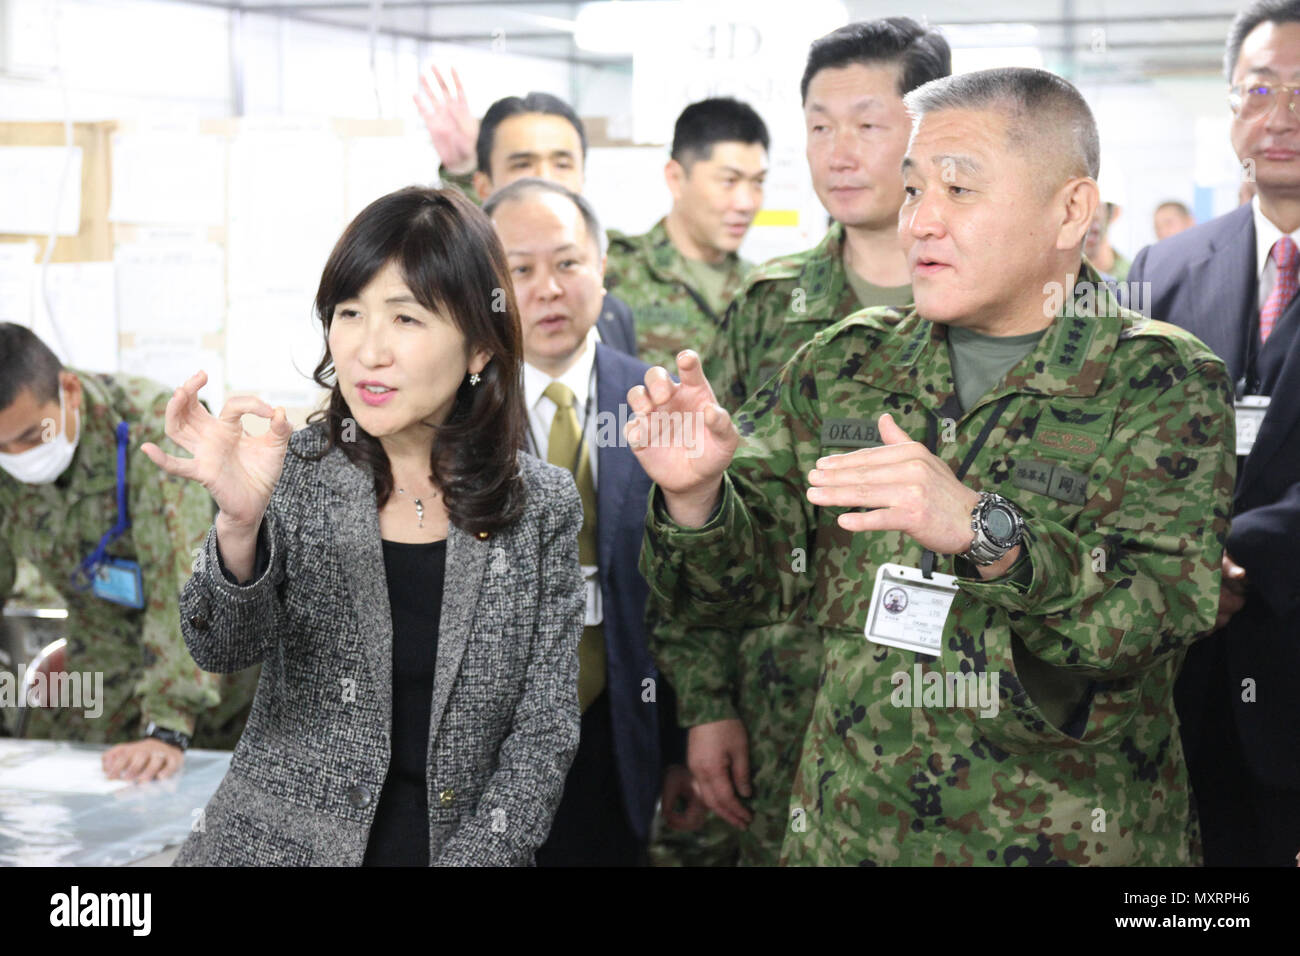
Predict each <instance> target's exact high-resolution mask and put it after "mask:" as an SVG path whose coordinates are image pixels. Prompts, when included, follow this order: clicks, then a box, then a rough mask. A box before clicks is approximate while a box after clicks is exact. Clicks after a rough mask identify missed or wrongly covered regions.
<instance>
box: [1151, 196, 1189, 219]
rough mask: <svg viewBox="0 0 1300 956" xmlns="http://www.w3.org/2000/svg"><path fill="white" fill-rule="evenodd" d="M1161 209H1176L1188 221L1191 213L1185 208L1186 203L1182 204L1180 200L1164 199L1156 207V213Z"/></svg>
mask: <svg viewBox="0 0 1300 956" xmlns="http://www.w3.org/2000/svg"><path fill="white" fill-rule="evenodd" d="M1161 209H1177V210H1178V211H1179V212H1181V213H1182V214H1183V215H1184V216H1187V217H1188V218H1189V219H1190V218H1191V215H1192V211H1191V210H1190V209H1189V208H1187V203H1185V202H1183V201H1182V200H1181V199H1166V200H1165V201H1164V202H1162V203H1161V204H1160V205H1158V206H1156V212H1159V211H1160V210H1161Z"/></svg>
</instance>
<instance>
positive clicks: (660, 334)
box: [605, 97, 769, 369]
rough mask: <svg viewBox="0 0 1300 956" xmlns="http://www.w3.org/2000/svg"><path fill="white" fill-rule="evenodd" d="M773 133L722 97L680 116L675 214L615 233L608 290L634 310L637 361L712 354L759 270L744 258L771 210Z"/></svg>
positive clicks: (673, 170) (673, 163)
mask: <svg viewBox="0 0 1300 956" xmlns="http://www.w3.org/2000/svg"><path fill="white" fill-rule="evenodd" d="M768 145H769V142H768V135H767V127H766V126H765V125H764V123H763V120H762V119H761V118H760V117H759V115H758V114H757V113H755V112H754V110H753V109H752V108H751V107H750V106H748V105H747V104H745V103H741V102H740V101H738V100H734V99H730V98H726V97H720V98H716V99H708V100H701V101H700V102H698V103H692V104H691V105H690V106H688V107H686V109H684V110H682V113H681V115H680V116H679V117H677V123H676V125H675V126H674V128H673V145H672V155H671V157H670V158H669V160H668V164H667V166H665V167H664V179H665V180H666V181H667V183H668V189H669V191H670V192H671V193H672V196H673V204H672V208H671V209H669V210H668V214H667V215H666V216H664V218H663V219H660V220H659V221H658V222H657V223H655V225H654V227H653V228H652V229H651V230H650V231H649V232H647V233H645V234H644V235H640V236H629V235H627V234H625V233H621V232H619V231H617V230H613V229H611V230H610V233H609V256H608V261H607V262H606V264H605V284H606V286H607V287H608V288H609V289H610V291H614V292H617V293H618V294H619V296H620V297H621V298H622V299H623V300H624V301H626V302H627V303H628V304H629V305H631V306H632V312H633V314H634V315H635V316H636V337H637V355H638V356H639V357H640V359H641V360H642V361H643V362H647V363H648V364H650V365H663V366H665V367H666V368H668V369H672V368H673V367H674V366H673V357H674V356H675V355H676V354H677V353H678V352H680V351H681V350H682V349H685V348H690V349H695V350H697V351H700V352H703V351H704V350H705V349H707V348H708V346H709V343H710V342H711V341H712V340H713V336H714V333H715V332H716V330H717V328H718V323H719V321H720V317H721V316H722V313H723V312H724V311H725V310H726V308H727V304H728V303H729V302H730V301H731V298H732V296H734V295H735V293H736V290H737V289H739V288H740V283H741V281H742V280H743V279H744V277H745V273H746V272H748V271H749V269H750V267H751V266H750V263H748V262H745V261H744V260H743V259H741V258H740V256H739V255H738V254H737V252H736V250H737V249H739V248H740V244H741V243H742V242H743V241H744V239H745V234H746V233H748V232H749V227H750V225H751V223H753V221H754V217H755V216H756V215H757V214H758V210H759V209H760V208H761V207H762V205H763V181H764V179H765V178H766V177H767V150H768Z"/></svg>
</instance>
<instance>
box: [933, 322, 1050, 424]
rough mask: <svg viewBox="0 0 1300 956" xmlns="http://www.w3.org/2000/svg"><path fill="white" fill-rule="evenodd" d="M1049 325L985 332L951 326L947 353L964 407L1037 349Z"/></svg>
mask: <svg viewBox="0 0 1300 956" xmlns="http://www.w3.org/2000/svg"><path fill="white" fill-rule="evenodd" d="M1046 332H1047V329H1042V330H1040V331H1038V332H1029V333H1027V334H1026V335H1005V336H999V335H985V334H984V333H983V332H972V331H971V330H970V329H963V328H959V327H957V326H952V325H950V326H948V357H949V359H951V360H952V377H953V384H955V385H956V386H957V398H958V400H959V401H960V402H961V409H962V411H963V412H964V411H966V409H968V408H970V407H971V406H972V405H974V404H975V403H976V402H978V401H979V400H980V396H982V395H983V394H984V393H985V392H987V391H988V390H989V389H991V388H992V387H993V386H994V385H996V384H997V383H998V382H1000V381H1001V380H1002V377H1003V376H1004V375H1006V374H1007V372H1009V371H1011V370H1012V369H1013V368H1015V367H1016V365H1017V364H1019V362H1020V360H1021V359H1022V358H1024V357H1025V356H1026V355H1028V354H1029V353H1030V352H1032V351H1033V350H1034V346H1035V345H1037V344H1038V340H1039V339H1041V338H1042V337H1043V335H1044V334H1046Z"/></svg>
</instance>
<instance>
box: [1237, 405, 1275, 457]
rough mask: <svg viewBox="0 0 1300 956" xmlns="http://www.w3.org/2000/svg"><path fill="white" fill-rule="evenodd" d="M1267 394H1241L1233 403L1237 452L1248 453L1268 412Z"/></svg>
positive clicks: (1253, 445)
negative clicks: (1235, 418) (1235, 419)
mask: <svg viewBox="0 0 1300 956" xmlns="http://www.w3.org/2000/svg"><path fill="white" fill-rule="evenodd" d="M1268 402H1269V397H1268V396H1267V395H1243V396H1241V397H1240V398H1239V399H1237V400H1236V402H1234V403H1233V410H1234V411H1235V412H1236V417H1237V454H1238V455H1249V454H1250V452H1251V449H1253V448H1254V447H1255V438H1256V437H1257V436H1258V435H1259V428H1260V426H1261V425H1263V424H1264V416H1265V415H1267V414H1268Z"/></svg>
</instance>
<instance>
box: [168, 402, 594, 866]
mask: <svg viewBox="0 0 1300 956" xmlns="http://www.w3.org/2000/svg"><path fill="white" fill-rule="evenodd" d="M324 444H325V431H324V426H323V425H313V426H309V427H308V428H305V429H302V430H300V431H298V432H296V433H295V434H294V435H293V437H292V438H291V439H290V442H289V453H288V454H287V455H286V456H285V463H284V471H283V473H282V474H281V476H280V480H279V482H278V483H277V485H276V488H275V492H274V493H273V494H272V496H271V502H270V505H269V507H268V510H267V513H266V516H265V518H264V519H263V522H262V531H261V539H260V541H259V550H260V551H262V552H263V553H264V556H265V557H266V558H267V563H268V567H267V568H266V570H265V572H264V573H262V574H261V575H260V576H259V577H258V578H257V579H256V580H255V581H253V582H251V583H249V584H247V585H245V586H239V585H236V584H233V583H231V582H230V581H229V580H228V579H227V578H226V577H225V575H224V574H223V573H222V571H221V569H220V565H219V562H218V555H217V547H216V534H215V530H213V531H209V533H208V538H207V541H206V543H205V545H204V550H203V552H202V559H201V560H200V562H199V563H198V567H197V569H196V571H195V573H194V575H193V576H192V577H191V578H190V580H189V583H188V584H187V585H186V586H185V589H184V591H183V592H182V594H181V628H182V631H183V632H184V635H185V643H186V646H188V647H189V649H190V653H191V654H193V655H194V659H195V660H196V661H197V662H198V664H199V666H200V667H202V668H203V669H204V670H208V671H214V672H217V673H227V672H231V671H238V670H242V669H243V668H245V667H249V666H251V665H253V664H256V663H259V662H260V663H261V664H262V674H261V679H260V681H259V683H258V687H257V695H256V697H255V699H254V701H253V708H252V713H251V714H250V715H249V718H248V724H247V727H246V728H245V730H244V734H243V737H242V738H241V739H240V741H239V744H238V746H237V747H236V748H235V752H234V756H233V758H232V760H231V764H230V770H229V772H228V773H227V774H226V777H225V779H224V780H222V782H221V786H220V787H219V788H218V789H217V792H216V794H215V795H214V796H213V797H212V800H211V801H210V802H209V803H208V805H207V808H206V809H205V811H204V813H203V815H202V818H201V822H200V824H198V825H196V826H195V828H194V831H193V832H192V833H191V834H190V836H189V838H188V839H187V840H186V841H185V844H184V846H182V848H181V850H180V853H179V854H178V856H177V858H176V864H177V865H200V866H205V865H206V866H211V865H271V866H306V865H329V866H358V865H360V864H361V861H362V858H363V857H364V855H365V850H366V843H367V839H368V836H369V832H370V825H371V822H372V821H373V820H374V814H375V807H376V805H377V804H378V802H379V794H380V791H381V790H382V788H383V784H384V778H385V776H386V774H387V771H388V763H389V753H390V739H391V738H390V735H391V724H392V685H393V675H392V618H391V612H390V609H389V602H388V587H387V584H386V581H385V577H384V559H383V549H382V544H381V540H380V535H379V512H378V506H377V503H376V499H375V493H374V485H373V480H372V474H371V472H370V470H369V468H367V467H363V466H359V465H356V464H353V463H352V462H350V461H349V460H348V458H347V456H346V455H344V454H343V452H342V451H341V450H340V449H338V448H334V449H332V450H331V451H330V452H329V453H328V454H326V455H325V456H324V458H322V459H321V460H320V461H318V462H314V461H304V460H303V459H301V458H299V457H298V455H297V454H295V452H296V453H299V454H314V453H316V452H318V451H319V450H320V449H321V448H323V447H324ZM519 465H520V470H521V472H522V475H523V479H524V483H525V487H526V496H527V502H526V507H525V510H524V513H523V515H522V516H521V517H520V518H519V520H518V521H516V522H515V524H514V525H512V526H511V527H510V528H509V529H508V530H505V531H502V532H498V533H495V534H492V535H491V536H490V537H489V538H487V539H486V540H481V539H479V538H478V537H477V536H475V535H473V534H470V533H468V532H466V531H463V530H461V529H459V528H457V527H456V526H455V525H452V526H451V527H450V529H449V531H448V535H447V559H446V578H445V585H444V590H443V602H442V613H441V619H440V625H439V626H440V630H439V639H438V658H437V664H436V670H435V675H434V684H433V702H432V711H431V715H430V721H429V751H428V753H429V762H428V802H429V816H430V821H429V860H430V863H431V865H435V866H437V865H467V864H483V865H498V866H519V865H526V866H530V865H532V864H533V854H534V851H535V850H536V849H537V847H538V846H540V845H541V844H542V842H543V841H544V840H545V839H546V835H547V833H548V831H549V830H550V826H551V820H552V817H553V816H554V814H555V809H556V807H557V806H558V805H559V802H560V796H561V793H562V791H563V788H564V779H565V776H566V774H567V773H568V769H569V765H570V763H571V762H572V760H573V756H574V753H575V752H576V750H577V747H578V729H579V726H580V724H579V712H578V694H577V690H578V638H579V636H580V635H581V633H582V622H583V614H584V609H585V596H584V589H583V580H582V571H581V568H580V566H579V563H578V531H579V529H580V528H581V526H582V503H581V500H580V499H579V497H578V491H577V488H575V487H574V484H573V479H572V477H571V476H570V475H569V474H568V472H566V471H564V470H563V469H561V468H556V467H554V466H551V465H548V464H545V463H544V462H541V461H538V460H537V459H536V458H534V457H532V456H531V455H528V454H525V453H522V452H521V453H520V454H519Z"/></svg>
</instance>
